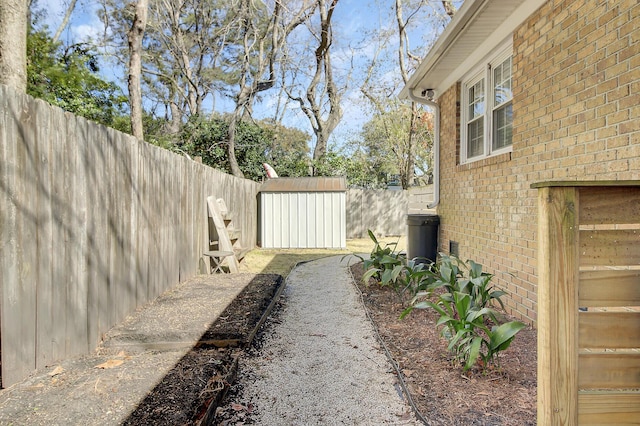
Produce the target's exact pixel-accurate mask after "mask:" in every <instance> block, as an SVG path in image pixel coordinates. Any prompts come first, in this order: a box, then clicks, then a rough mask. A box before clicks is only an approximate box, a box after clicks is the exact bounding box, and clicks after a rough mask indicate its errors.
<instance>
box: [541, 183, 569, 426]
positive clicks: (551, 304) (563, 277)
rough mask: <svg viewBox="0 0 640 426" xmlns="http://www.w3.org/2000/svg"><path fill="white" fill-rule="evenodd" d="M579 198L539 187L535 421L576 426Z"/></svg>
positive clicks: (565, 191)
mask: <svg viewBox="0 0 640 426" xmlns="http://www.w3.org/2000/svg"><path fill="white" fill-rule="evenodd" d="M578 202H579V200H578V189H577V188H576V187H541V188H539V190H538V425H554V426H555V425H577V424H578V349H577V348H578V345H577V344H578V329H577V323H578V278H579V277H578V255H579V252H578V247H579V246H578Z"/></svg>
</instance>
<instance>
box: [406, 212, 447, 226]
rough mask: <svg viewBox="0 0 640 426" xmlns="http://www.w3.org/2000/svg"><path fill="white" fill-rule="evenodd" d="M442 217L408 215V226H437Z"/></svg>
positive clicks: (435, 215)
mask: <svg viewBox="0 0 640 426" xmlns="http://www.w3.org/2000/svg"><path fill="white" fill-rule="evenodd" d="M439 223H440V216H438V215H437V214H410V215H407V225H418V226H419V225H437V224H439Z"/></svg>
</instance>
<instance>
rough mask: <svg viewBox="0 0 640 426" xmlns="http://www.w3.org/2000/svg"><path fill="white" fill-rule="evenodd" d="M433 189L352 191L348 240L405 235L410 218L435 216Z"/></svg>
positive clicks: (430, 186) (349, 194) (348, 193)
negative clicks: (426, 215) (368, 232)
mask: <svg viewBox="0 0 640 426" xmlns="http://www.w3.org/2000/svg"><path fill="white" fill-rule="evenodd" d="M433 197H434V195H433V185H429V186H420V187H412V188H411V189H409V190H388V189H386V190H385V189H353V188H351V189H349V190H348V191H347V238H368V236H367V230H368V229H370V230H372V231H373V232H374V233H375V234H376V235H382V236H388V235H406V234H407V214H416V213H432V214H435V210H430V209H428V208H427V207H428V205H429V204H430V203H431V202H432V201H433Z"/></svg>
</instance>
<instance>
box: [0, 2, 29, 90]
mask: <svg viewBox="0 0 640 426" xmlns="http://www.w3.org/2000/svg"><path fill="white" fill-rule="evenodd" d="M27 4H28V2H27V0H2V1H0V84H6V85H7V86H11V87H13V88H14V89H16V90H17V91H19V92H22V93H25V92H26V91H27V28H28V25H27V14H28V11H29V8H28V6H27Z"/></svg>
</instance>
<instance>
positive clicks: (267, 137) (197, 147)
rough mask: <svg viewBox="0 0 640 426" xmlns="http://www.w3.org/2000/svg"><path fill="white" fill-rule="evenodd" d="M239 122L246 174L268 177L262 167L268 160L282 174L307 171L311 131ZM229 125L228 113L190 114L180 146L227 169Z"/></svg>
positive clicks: (239, 147)
mask: <svg viewBox="0 0 640 426" xmlns="http://www.w3.org/2000/svg"><path fill="white" fill-rule="evenodd" d="M237 126H238V127H237V142H236V157H237V159H238V163H239V165H240V168H241V170H242V173H243V174H244V175H245V177H246V178H248V179H252V180H255V181H261V180H262V179H263V178H264V177H265V172H264V168H263V167H262V163H265V162H267V163H269V164H270V165H271V166H273V167H274V168H275V169H276V171H277V172H278V175H279V176H283V177H284V176H305V175H307V173H308V161H309V160H308V156H307V153H308V151H309V148H308V147H307V145H306V141H307V140H308V139H309V135H308V134H306V133H304V132H302V131H299V130H296V129H289V128H286V127H283V126H275V125H270V124H265V123H255V122H252V121H240V122H238V125H237ZM228 128H229V122H228V121H227V120H226V118H225V117H213V118H204V117H201V116H195V117H191V118H190V119H189V121H188V122H187V123H186V125H185V126H184V128H183V131H182V133H181V136H180V139H181V141H182V145H181V146H180V150H182V151H184V152H186V153H187V154H189V155H191V156H197V157H201V158H202V162H203V163H204V164H207V165H209V166H211V167H215V168H218V169H220V170H223V171H225V172H227V173H228V172H229V162H228V159H227V153H226V144H227V131H228Z"/></svg>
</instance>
